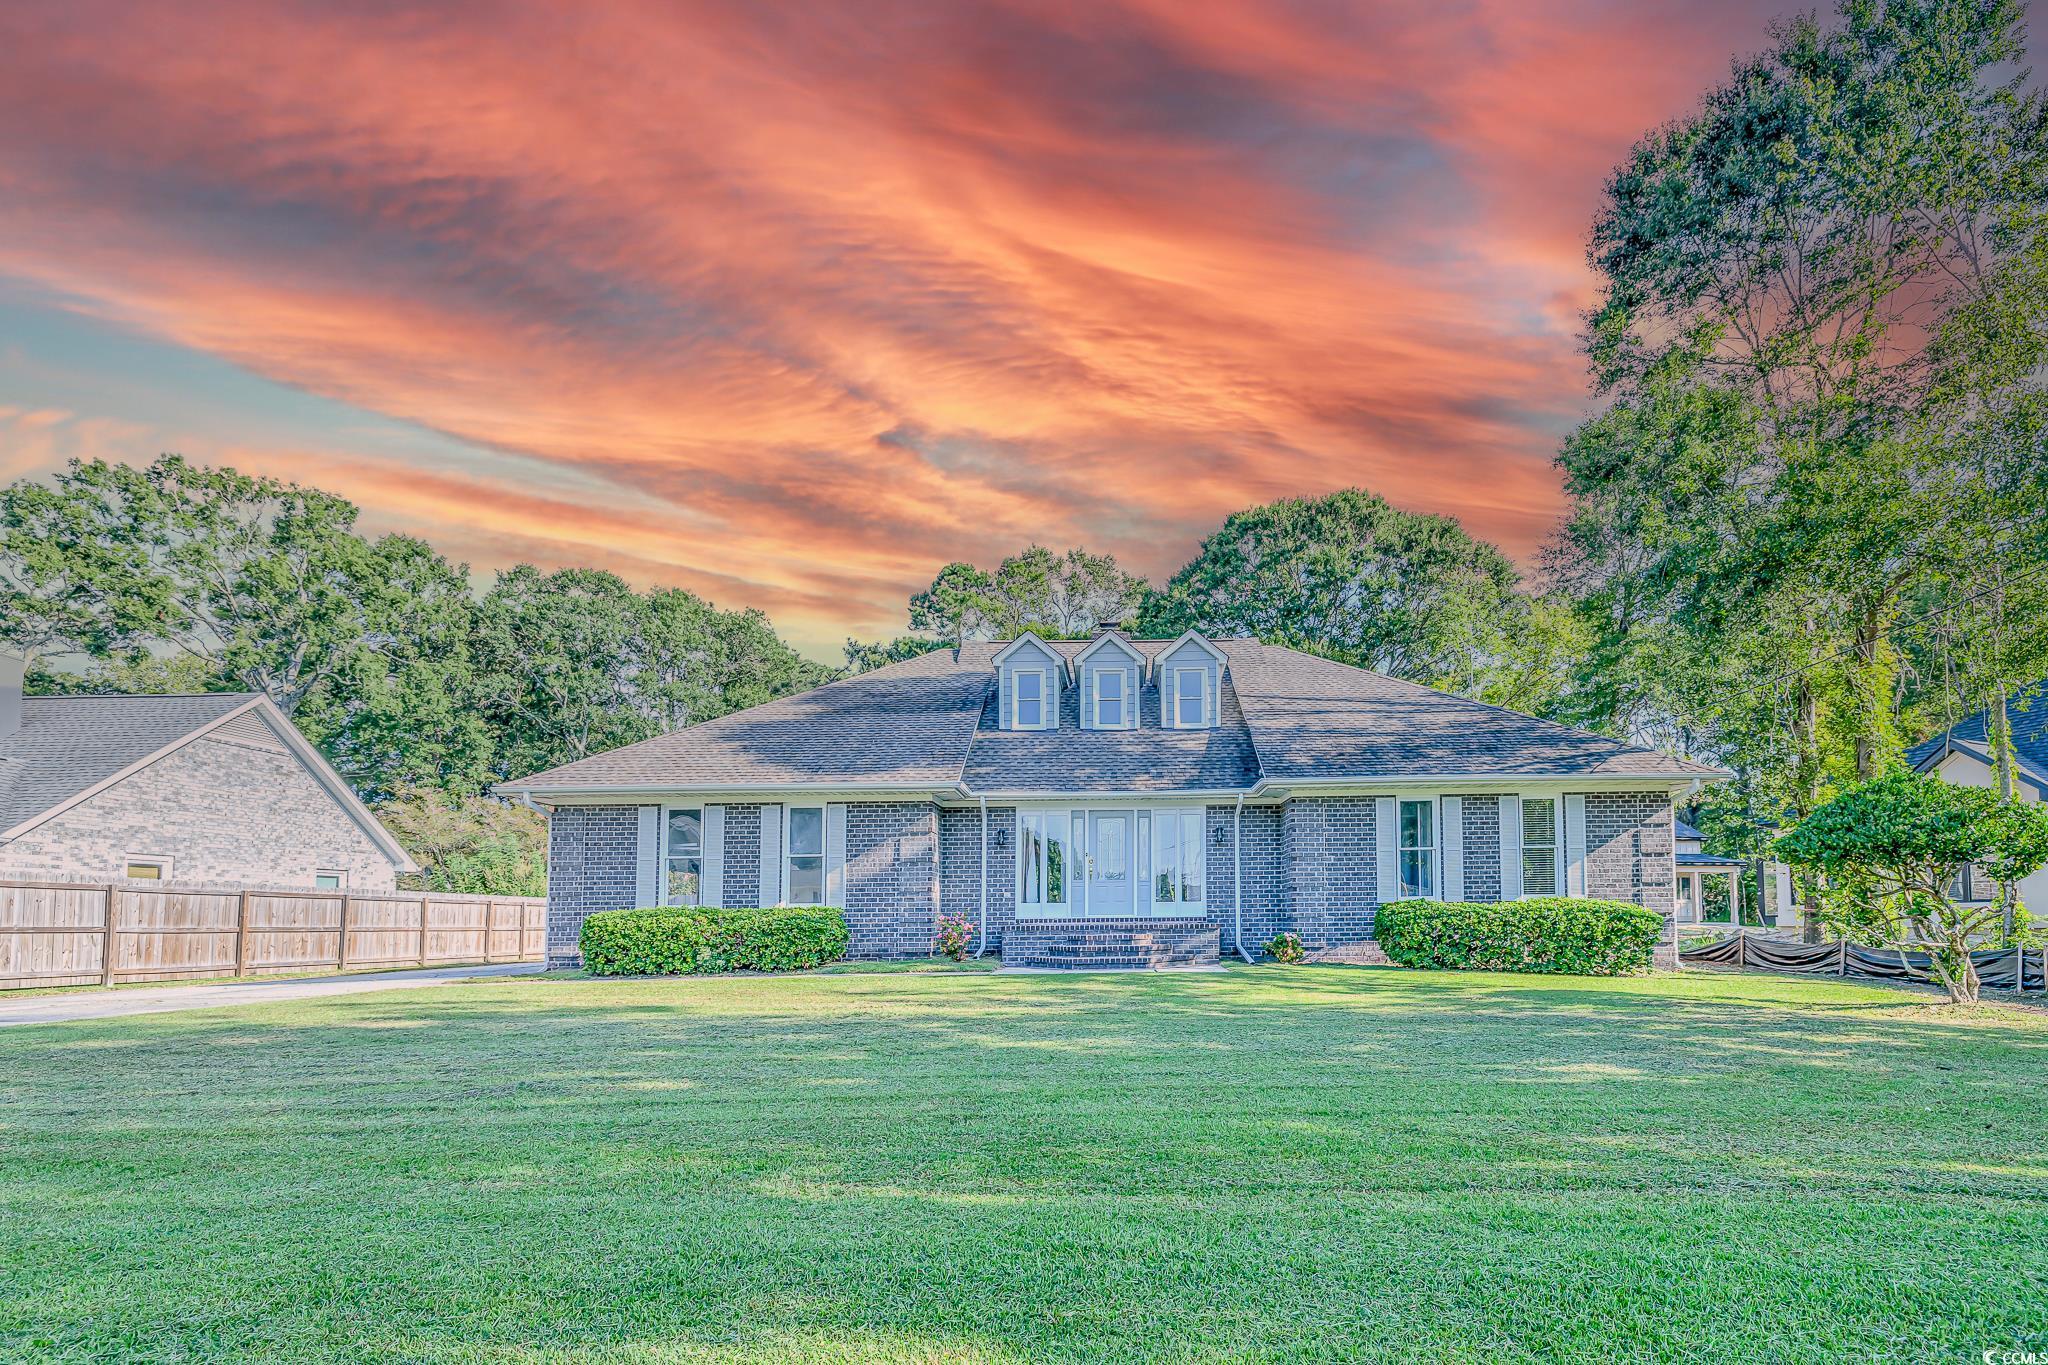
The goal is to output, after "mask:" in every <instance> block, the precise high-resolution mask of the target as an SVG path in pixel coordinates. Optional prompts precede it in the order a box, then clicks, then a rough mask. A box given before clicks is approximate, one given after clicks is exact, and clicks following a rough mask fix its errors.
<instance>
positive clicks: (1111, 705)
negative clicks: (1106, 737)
mask: <svg viewBox="0 0 2048 1365" xmlns="http://www.w3.org/2000/svg"><path fill="white" fill-rule="evenodd" d="M1125 701H1126V698H1125V697H1124V671H1123V670H1122V669H1121V668H1102V669H1097V670H1096V673H1095V724H1096V726H1097V727H1098V728H1100V729H1104V730H1121V729H1123V728H1124V705H1125Z"/></svg>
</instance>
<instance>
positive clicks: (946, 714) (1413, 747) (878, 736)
mask: <svg viewBox="0 0 2048 1365" xmlns="http://www.w3.org/2000/svg"><path fill="white" fill-rule="evenodd" d="M1183 638H1185V637H1183ZM1123 642H1124V643H1126V644H1128V645H1130V647H1131V648H1132V649H1134V650H1136V651H1137V652H1138V653H1139V654H1140V655H1141V656H1142V657H1143V658H1144V659H1145V660H1146V662H1147V663H1150V662H1151V661H1152V660H1155V659H1156V658H1157V657H1158V656H1159V655H1160V654H1161V653H1162V652H1167V651H1170V650H1172V649H1174V648H1175V647H1177V646H1178V645H1179V644H1180V643H1181V641H1179V640H1131V639H1128V637H1125V638H1124V641H1123ZM1039 643H1040V644H1041V645H1042V646H1043V647H1044V648H1045V649H1046V650H1047V651H1048V652H1049V653H1050V654H1051V655H1053V657H1055V658H1057V659H1061V660H1065V661H1068V662H1071V661H1072V660H1073V659H1074V658H1075V657H1076V656H1077V655H1079V654H1081V653H1083V652H1084V651H1086V650H1087V649H1088V648H1089V645H1090V643H1091V642H1089V641H1085V640H1041V641H1039ZM1205 643H1207V642H1205ZM1012 647H1013V644H1001V643H982V642H975V643H970V644H967V645H965V646H964V647H962V648H961V649H960V650H958V651H954V650H951V649H942V650H939V651H936V652H934V653H931V654H926V655H922V656H920V657H919V658H916V659H910V660H906V661H904V662H902V663H896V664H891V665H889V666H887V667H885V668H879V669H876V670H874V671H873V672H871V673H863V674H861V675H859V676H858V677H854V678H848V679H845V680H843V681H841V682H836V683H828V684H826V685H825V686H823V687H819V688H815V689H813V690H811V691H809V692H804V693H801V694H799V695H797V696H793V697H785V698H783V699H782V700H780V701H773V702H769V703H767V704H766V705H763V706H756V707H753V708H751V709H749V710H746V711H739V712H735V713H734V714H732V715H729V716H721V717H719V718H718V719H716V720H709V721H704V722H702V723H700V724H697V725H692V726H689V727H687V728H686V729H682V730H677V731H674V732H672V733H670V734H666V735H662V736H660V737H658V738H655V739H650V740H646V741H643V742H642V743H639V744H633V745H628V746H626V747H625V748H622V749H614V750H612V751H610V752H608V753H602V754H595V755H592V756H591V757H588V758H584V759H580V760H578V761H576V762H574V763H568V764H564V765H562V766H560V767H557V768H551V769H549V770H547V771H546V772H541V773H535V774H534V775H532V776H530V777H525V778H520V779H517V780H514V781H510V782H506V783H502V784H500V787H499V789H500V790H501V791H505V792H510V793H522V792H524V793H531V794H533V795H536V796H548V795H598V794H603V793H605V792H622V793H624V792H634V791H640V792H661V791H669V790H725V791H745V790H751V789H762V790H773V789H776V788H786V787H793V786H818V787H833V788H847V789H868V790H899V791H901V790H918V791H922V790H949V791H952V792H955V793H957V794H960V795H963V796H964V795H973V794H994V793H1006V794H1012V795H1026V794H1030V793H1047V794H1050V793H1067V792H1075V793H1080V792H1115V791H1127V792H1170V791H1184V792H1236V791H1246V792H1248V791H1251V790H1253V789H1254V788H1257V787H1259V786H1261V785H1262V784H1266V783H1272V784H1276V785H1295V784H1303V783H1309V782H1318V781H1320V782H1339V781H1379V780H1397V779H1398V780H1410V781H1412V780H1417V779H1430V778H1472V779H1483V778H1500V777H1592V778H1620V779H1631V778H1633V779H1643V780H1646V781H1652V782H1657V781H1686V780H1692V779H1714V778H1719V777H1723V776H1725V775H1726V774H1724V773H1723V772H1722V771H1721V770H1720V769H1718V768H1710V767H1707V766H1706V765H1704V764H1699V763H1691V762H1687V761H1685V760H1683V759H1677V758H1672V757H1671V756H1669V755H1667V754H1661V753H1657V752H1655V751H1653V750H1649V749H1642V748H1637V747H1635V746H1633V745H1629V744H1624V743H1622V742H1621V741H1619V740H1614V739H1608V738H1606V737H1604V736H1600V735H1595V734H1591V733H1589V732H1587V731H1583V730H1574V729H1570V728H1567V727H1565V726H1561V725H1555V724H1552V723H1551V722H1549V721H1544V720H1538V719H1536V718H1535V717H1533V716H1525V715H1521V714H1519V713H1517V712H1514V711H1507V710H1503V709H1501V708H1500V707H1496V706H1488V705H1485V704H1484V703H1481V702H1475V701H1468V700H1466V699H1465V698H1462V697H1456V696H1452V695H1451V694H1449V693H1445V692H1439V691H1436V690H1435V689H1433V688H1428V687H1423V686H1421V685H1419V684H1416V683H1408V682H1402V681H1400V680H1398V679H1394V678H1389V677H1386V676H1384V675H1382V674H1378V673H1373V672H1371V671H1369V670H1366V669H1362V668H1353V667H1350V666H1349V665H1346V664H1339V663H1332V662H1330V661H1329V660H1326V659H1319V658H1316V657H1314V656H1312V655H1308V654H1303V653H1300V652H1299V651H1296V650H1291V649H1282V648H1279V647H1277V646H1273V645H1262V644H1257V643H1254V642H1252V641H1248V640H1230V641H1221V642H1215V644H1214V647H1215V648H1216V649H1217V650H1218V652H1219V653H1220V654H1222V655H1223V657H1224V659H1225V661H1226V664H1227V667H1226V669H1225V671H1224V674H1223V686H1222V689H1221V693H1220V695H1219V697H1218V699H1217V700H1218V724H1217V725H1216V727H1215V728H1213V729H1207V730H1167V729H1162V728H1160V727H1159V725H1158V715H1159V709H1158V708H1159V701H1158V685H1157V681H1156V678H1155V679H1152V680H1150V681H1148V683H1147V685H1146V686H1144V687H1143V688H1142V689H1141V692H1140V696H1139V707H1140V710H1139V715H1140V718H1141V724H1140V726H1139V728H1137V729H1135V730H1083V729H1081V728H1080V725H1079V717H1078V714H1077V711H1076V708H1077V707H1078V705H1079V698H1078V697H1077V696H1076V695H1075V694H1074V693H1073V692H1072V691H1071V690H1068V689H1062V696H1061V699H1060V707H1061V715H1060V724H1059V728H1057V729H1053V730H1031V731H1018V730H1005V729H1002V728H1001V725H1000V722H999V718H998V717H997V715H996V714H995V711H996V705H997V703H996V676H995V664H996V661H997V660H998V659H1000V658H1001V657H1002V656H1003V655H1004V654H1005V653H1007V652H1008V650H1009V649H1010V648H1012ZM1147 672H1148V673H1155V672H1156V670H1153V669H1148V670H1147Z"/></svg>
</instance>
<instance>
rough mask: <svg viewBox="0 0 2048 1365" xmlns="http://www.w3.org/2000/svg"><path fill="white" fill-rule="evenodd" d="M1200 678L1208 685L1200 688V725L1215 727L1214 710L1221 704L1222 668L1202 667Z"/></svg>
mask: <svg viewBox="0 0 2048 1365" xmlns="http://www.w3.org/2000/svg"><path fill="white" fill-rule="evenodd" d="M1202 678H1203V680H1204V681H1205V682H1207V683H1208V686H1207V687H1205V688H1203V689H1202V725H1203V727H1204V728H1205V729H1210V730H1213V729H1215V728H1216V710H1217V708H1218V707H1220V706H1221V705H1223V670H1222V669H1220V668H1210V669H1204V670H1203V671H1202Z"/></svg>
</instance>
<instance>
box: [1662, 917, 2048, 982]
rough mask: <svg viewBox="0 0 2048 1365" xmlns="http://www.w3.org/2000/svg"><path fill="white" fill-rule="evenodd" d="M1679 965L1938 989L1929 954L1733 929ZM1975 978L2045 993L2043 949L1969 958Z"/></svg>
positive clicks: (2047, 953) (2047, 962)
mask: <svg viewBox="0 0 2048 1365" xmlns="http://www.w3.org/2000/svg"><path fill="white" fill-rule="evenodd" d="M1678 958H1679V961H1680V962H1693V963H1702V964H1707V963H1711V964H1715V965H1718V966H1723V967H1755V968H1758V969H1760V970H1762V971H1770V972H1799V973H1803V974H1805V975H1808V976H1862V977H1871V978H1874V979H1877V980H1880V981H1920V982H1926V983H1929V984H1932V985H1939V984H1940V982H1939V980H1938V978H1936V976H1935V975H1934V967H1933V962H1932V959H1931V958H1930V957H1929V955H1928V954H1926V953H1924V952H1920V951H1918V950H1915V949H1909V948H1864V947H1860V946H1858V945H1857V944H1854V943H1850V942H1848V941H1846V940H1843V941H1840V942H1836V943H1791V942H1787V941H1786V940H1785V939H1782V938H1773V937H1770V936H1769V935H1764V934H1757V935H1752V934H1749V933H1748V932H1746V931H1738V932H1736V933H1733V934H1730V935H1729V936H1728V937H1727V938H1724V939H1718V940H1716V941H1715V942H1713V943H1708V944H1705V945H1703V946H1701V947H1698V948H1687V949H1684V950H1683V951H1681V952H1680V953H1679V954H1678ZM1970 960H1971V961H1972V962H1974V963H1976V964H1977V980H1978V981H1979V983H1981V984H1982V985H1985V986H1988V987H1991V988H1992V989H1994V990H2008V991H2010V990H2022V991H2039V990H2048V948H1997V949H1986V950H1984V951H1982V952H1976V953H1971V954H1970Z"/></svg>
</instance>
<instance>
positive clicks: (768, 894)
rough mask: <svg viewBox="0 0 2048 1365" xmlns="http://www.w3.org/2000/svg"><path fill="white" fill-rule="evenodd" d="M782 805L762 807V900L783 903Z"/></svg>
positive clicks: (763, 901) (765, 902) (763, 902)
mask: <svg viewBox="0 0 2048 1365" xmlns="http://www.w3.org/2000/svg"><path fill="white" fill-rule="evenodd" d="M783 866H784V864H783V857H782V807H780V806H763V807H761V901H760V903H761V904H762V905H780V904H782V873H783Z"/></svg>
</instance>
